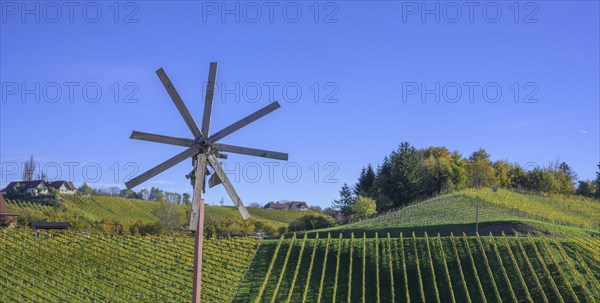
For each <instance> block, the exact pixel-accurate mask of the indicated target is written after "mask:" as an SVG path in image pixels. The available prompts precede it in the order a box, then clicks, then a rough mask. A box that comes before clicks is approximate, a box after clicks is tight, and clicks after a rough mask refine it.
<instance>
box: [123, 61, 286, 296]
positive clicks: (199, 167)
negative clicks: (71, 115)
mask: <svg viewBox="0 0 600 303" xmlns="http://www.w3.org/2000/svg"><path fill="white" fill-rule="evenodd" d="M156 74H158V77H159V78H160V81H161V82H162V84H163V85H164V87H165V89H166V90H167V92H168V93H169V96H170V97H171V99H172V100H173V103H175V106H176V107H177V109H178V110H179V113H180V114H181V117H183V120H184V121H185V123H186V124H187V126H188V128H189V129H190V131H191V132H192V134H193V135H194V138H193V139H185V138H176V137H170V136H163V135H155V134H149V133H142V132H137V131H134V132H133V133H132V134H131V137H130V138H131V139H137V140H145V141H151V142H158V143H165V144H171V145H178V146H183V147H186V149H185V150H184V151H183V152H181V153H179V154H177V155H175V156H174V157H172V158H170V159H168V160H167V161H165V162H163V163H161V164H159V165H157V166H155V167H153V168H151V169H150V170H148V171H146V172H144V173H142V174H140V175H139V176H137V177H135V178H133V179H131V180H130V181H128V182H126V183H125V185H126V186H127V188H128V189H131V188H133V187H136V186H138V185H139V184H141V183H143V182H145V181H147V180H148V179H150V178H152V177H154V176H156V175H158V174H160V173H161V172H163V171H165V170H167V169H169V168H170V167H173V166H175V165H176V164H178V163H180V162H182V161H184V160H185V159H187V158H190V157H191V158H192V162H193V166H194V169H193V170H192V172H191V173H190V174H189V175H187V176H186V177H188V178H189V179H190V180H191V182H192V186H193V188H194V193H193V198H192V215H191V217H190V227H189V228H190V229H191V230H195V231H196V233H195V234H196V242H195V244H196V246H195V254H194V287H193V302H200V289H201V283H202V282H201V281H202V241H203V231H204V200H203V199H202V194H203V193H204V191H205V185H206V182H205V179H206V177H207V176H208V175H210V174H211V171H210V170H209V167H210V168H211V169H212V172H213V173H212V176H211V177H210V179H209V182H208V183H209V187H213V186H215V185H217V184H219V183H222V184H223V186H224V187H225V190H226V191H227V193H228V194H229V197H231V200H232V201H233V203H234V204H235V206H236V207H237V209H238V210H239V212H240V214H241V215H242V218H243V219H244V220H246V219H247V218H248V217H249V214H248V211H247V210H246V208H245V207H244V204H243V203H242V200H241V199H240V197H239V196H238V194H237V192H236V191H235V189H234V188H233V185H232V184H231V182H230V181H229V178H227V175H226V174H225V171H224V170H223V167H222V166H221V163H220V162H219V160H218V158H221V159H226V158H227V156H226V155H225V154H222V153H221V152H231V153H236V154H243V155H250V156H257V157H264V158H271V159H277V160H287V159H288V155H287V154H286V153H280V152H274V151H268V150H261V149H255V148H248V147H241V146H235V145H229V144H222V143H217V142H218V141H220V140H221V139H223V138H225V137H227V136H228V135H230V134H232V133H233V132H235V131H237V130H239V129H240V128H242V127H244V126H246V125H248V124H250V123H252V122H254V121H256V120H258V119H260V118H262V117H263V116H265V115H267V114H268V113H270V112H272V111H274V110H276V109H277V108H279V107H280V105H279V103H277V102H273V103H271V104H269V105H267V106H265V107H263V108H261V109H259V110H258V111H256V112H254V113H253V114H251V115H248V116H247V117H245V118H243V119H241V120H239V121H237V122H235V123H233V124H231V125H229V126H227V127H225V128H223V129H222V130H220V131H218V132H216V133H214V134H212V135H210V134H209V129H210V117H211V111H212V104H213V97H214V92H215V81H216V77H217V63H216V62H211V63H210V69H209V71H208V83H207V86H206V96H205V101H204V114H203V116H202V126H201V128H198V125H197V124H196V122H195V121H194V119H193V118H192V115H191V114H190V112H189V110H188V109H187V107H186V106H185V104H184V103H183V100H181V97H180V96H179V93H177V91H176V90H175V87H174V86H173V83H171V80H169V77H167V74H166V73H165V71H164V70H163V69H162V68H161V69H159V70H157V71H156Z"/></svg>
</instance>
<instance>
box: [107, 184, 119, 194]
mask: <svg viewBox="0 0 600 303" xmlns="http://www.w3.org/2000/svg"><path fill="white" fill-rule="evenodd" d="M120 192H121V190H120V189H119V188H118V187H117V186H111V187H109V188H108V194H109V195H111V196H118V195H119V193H120Z"/></svg>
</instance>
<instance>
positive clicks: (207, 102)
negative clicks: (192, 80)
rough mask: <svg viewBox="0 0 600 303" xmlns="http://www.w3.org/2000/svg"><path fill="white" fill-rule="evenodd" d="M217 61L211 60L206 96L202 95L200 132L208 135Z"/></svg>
mask: <svg viewBox="0 0 600 303" xmlns="http://www.w3.org/2000/svg"><path fill="white" fill-rule="evenodd" d="M217 65H218V64H217V62H211V63H210V68H209V70H208V82H207V83H206V96H205V97H204V115H203V116H202V134H204V135H205V136H208V131H209V128H210V116H211V112H212V104H213V98H214V96H215V83H216V80H217Z"/></svg>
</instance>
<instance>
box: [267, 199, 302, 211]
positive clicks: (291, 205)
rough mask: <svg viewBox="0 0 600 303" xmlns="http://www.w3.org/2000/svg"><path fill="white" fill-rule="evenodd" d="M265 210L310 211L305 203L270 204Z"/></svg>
mask: <svg viewBox="0 0 600 303" xmlns="http://www.w3.org/2000/svg"><path fill="white" fill-rule="evenodd" d="M264 208H265V209H281V210H308V204H306V202H303V201H290V202H269V203H267V204H266V205H265V207H264Z"/></svg>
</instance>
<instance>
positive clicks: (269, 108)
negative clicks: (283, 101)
mask: <svg viewBox="0 0 600 303" xmlns="http://www.w3.org/2000/svg"><path fill="white" fill-rule="evenodd" d="M279 107H281V105H279V103H278V102H273V103H271V104H269V105H267V106H265V107H263V108H261V109H259V110H257V111H256V112H254V113H252V114H250V115H248V116H247V117H246V118H243V119H242V120H240V121H238V122H235V123H233V124H231V125H229V126H227V127H225V128H224V129H222V130H220V131H218V132H216V133H215V134H214V135H212V136H210V137H209V138H208V140H206V143H207V144H212V143H215V142H217V141H219V140H221V139H223V138H225V137H226V136H229V135H230V134H231V133H233V132H235V131H237V130H238V129H240V128H242V127H244V126H246V125H248V124H250V123H252V122H254V121H256V120H258V119H260V118H262V117H264V116H265V115H267V114H268V113H270V112H272V111H274V110H276V109H278V108H279Z"/></svg>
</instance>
